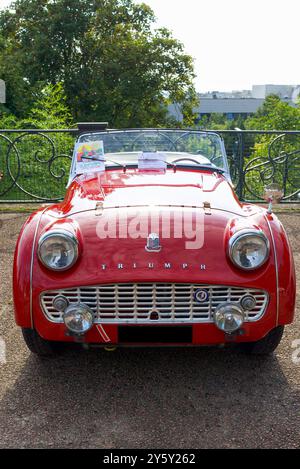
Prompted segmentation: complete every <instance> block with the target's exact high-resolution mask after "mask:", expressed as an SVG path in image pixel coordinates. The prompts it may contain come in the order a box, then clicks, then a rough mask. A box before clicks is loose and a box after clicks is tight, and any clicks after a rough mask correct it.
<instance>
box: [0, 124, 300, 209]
mask: <svg viewBox="0 0 300 469" xmlns="http://www.w3.org/2000/svg"><path fill="white" fill-rule="evenodd" d="M213 132H215V133H219V134H220V136H221V137H222V138H223V139H224V143H225V148H226V152H227V156H228V162H229V167H230V172H231V177H232V181H233V183H234V185H235V189H236V192H237V195H238V197H239V199H240V200H243V201H249V202H254V201H255V202H257V201H262V200H263V192H264V187H265V186H267V185H269V184H271V183H274V182H276V183H277V184H279V185H280V186H281V187H282V189H283V192H284V198H283V201H285V202H293V203H299V202H300V131H290V132H287V131H286V132H285V131H282V132H279V131H266V132H264V131H245V130H227V131H226V130H223V131H213ZM78 133H80V129H67V130H3V131H0V203H1V202H2V203H3V202H34V201H37V202H52V201H53V202H54V201H58V200H61V199H62V198H63V197H64V194H65V188H66V184H67V180H68V175H69V168H70V162H71V158H72V152H73V147H74V142H75V139H76V137H77V135H78Z"/></svg>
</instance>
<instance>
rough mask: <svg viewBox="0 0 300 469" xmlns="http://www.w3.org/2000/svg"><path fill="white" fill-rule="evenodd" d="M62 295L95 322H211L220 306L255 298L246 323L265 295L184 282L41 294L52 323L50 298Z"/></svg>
mask: <svg viewBox="0 0 300 469" xmlns="http://www.w3.org/2000/svg"><path fill="white" fill-rule="evenodd" d="M199 289H204V290H206V291H207V293H208V298H207V300H205V301H204V302H203V303H199V302H198V301H197V300H196V299H195V293H196V292H197V290H199ZM57 295H64V296H65V297H66V298H67V299H68V300H69V303H70V304H72V303H84V304H86V305H88V306H89V307H90V308H91V309H92V310H93V311H94V314H95V322H96V323H116V322H117V323H147V322H151V323H153V322H154V320H156V322H161V323H174V322H177V323H182V322H189V323H191V322H194V323H198V322H205V323H209V322H213V314H214V310H215V308H216V306H217V305H219V304H220V303H226V302H232V303H239V302H240V301H241V299H242V298H243V297H244V296H245V295H253V296H254V297H255V298H256V307H255V308H254V309H253V310H252V311H248V312H247V313H246V314H247V317H246V320H247V321H257V320H258V319H260V318H261V316H262V315H263V314H264V312H265V310H266V307H267V304H268V298H269V297H268V294H267V293H266V292H265V291H262V290H255V289H252V288H237V287H229V286H220V285H203V284H184V283H119V284H110V285H98V286H87V287H79V288H70V289H65V290H52V291H47V292H43V293H42V295H41V306H42V309H43V311H44V313H45V315H46V317H47V318H48V319H49V320H50V321H52V322H57V323H59V322H62V313H61V312H59V311H56V310H55V309H54V308H53V299H54V298H55V297H56V296H57Z"/></svg>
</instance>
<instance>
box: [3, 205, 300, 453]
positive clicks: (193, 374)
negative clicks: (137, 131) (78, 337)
mask: <svg viewBox="0 0 300 469" xmlns="http://www.w3.org/2000/svg"><path fill="white" fill-rule="evenodd" d="M25 218H26V215H24V214H20V213H19V214H17V213H16V214H9V213H5V214H2V215H0V239H1V243H0V282H1V284H0V293H1V304H3V306H2V307H1V308H0V317H1V319H0V338H1V339H0V340H2V341H3V340H5V343H6V347H7V350H6V356H7V363H6V364H5V365H4V364H2V365H0V447H1V448H5V447H9V448H12V447H22V448H28V447H34V448H50V447H62V448H155V449H160V448H242V447H246V448H269V447H273V448H297V447H298V448H299V447H300V363H299V364H298V365H296V364H294V363H293V361H292V353H293V351H294V349H293V348H292V342H293V340H295V339H300V331H299V326H300V320H299V315H298V316H297V319H296V322H295V323H294V324H293V325H292V326H289V327H288V328H286V332H285V336H284V339H283V341H282V343H281V345H280V346H279V348H278V349H277V352H276V355H274V356H273V357H270V358H267V359H262V358H260V359H258V358H253V357H247V356H243V355H240V354H238V353H236V352H233V351H228V350H227V351H224V350H219V349H211V348H210V349H206V348H204V349H191V350H190V349H188V350H184V349H179V350H177V349H164V350H161V349H154V350H149V349H146V350H143V349H138V350H131V349H121V350H118V351H117V352H114V353H106V352H104V351H100V350H94V351H89V352H84V351H80V352H75V351H72V350H70V351H68V352H67V353H66V354H65V355H63V356H61V357H59V358H58V359H54V360H46V361H40V360H39V359H37V358H36V357H34V356H32V355H31V354H30V353H29V352H28V350H27V349H26V347H25V345H24V343H23V340H22V338H21V334H20V331H19V329H18V328H17V327H16V326H15V324H14V319H13V306H12V292H11V271H12V260H13V252H14V247H15V242H16V239H17V236H18V233H19V230H20V227H21V225H22V223H23V221H24V220H25ZM280 218H281V220H282V221H283V223H284V225H285V227H286V229H287V232H288V234H289V237H290V240H291V243H292V246H293V249H294V253H295V260H296V265H297V269H298V271H300V250H299V224H300V213H293V214H280ZM298 312H299V302H298ZM0 360H1V357H0Z"/></svg>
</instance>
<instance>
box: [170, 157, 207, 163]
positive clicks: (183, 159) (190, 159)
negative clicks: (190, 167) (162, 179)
mask: <svg viewBox="0 0 300 469" xmlns="http://www.w3.org/2000/svg"><path fill="white" fill-rule="evenodd" d="M180 161H191V162H192V163H196V164H201V163H199V161H197V160H194V159H193V158H178V160H174V161H172V164H176V163H179V162H180Z"/></svg>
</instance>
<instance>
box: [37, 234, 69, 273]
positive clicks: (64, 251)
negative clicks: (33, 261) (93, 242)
mask: <svg viewBox="0 0 300 469" xmlns="http://www.w3.org/2000/svg"><path fill="white" fill-rule="evenodd" d="M38 256H39V259H40V261H41V262H42V264H44V266H45V267H47V268H48V269H51V270H66V269H69V268H70V267H72V265H73V264H75V262H76V261H77V258H78V241H77V239H76V237H75V236H74V235H73V234H72V233H69V232H67V231H62V230H61V231H50V232H49V233H45V234H44V235H43V236H42V237H41V239H40V240H39V246H38Z"/></svg>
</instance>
